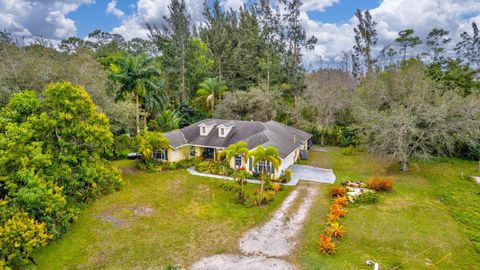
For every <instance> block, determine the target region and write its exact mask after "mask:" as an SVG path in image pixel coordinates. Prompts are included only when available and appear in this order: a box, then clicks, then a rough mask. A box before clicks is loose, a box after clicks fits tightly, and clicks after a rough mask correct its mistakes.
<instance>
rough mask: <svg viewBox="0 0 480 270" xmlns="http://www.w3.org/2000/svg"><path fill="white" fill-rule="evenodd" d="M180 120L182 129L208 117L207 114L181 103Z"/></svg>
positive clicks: (179, 107) (178, 110)
mask: <svg viewBox="0 0 480 270" xmlns="http://www.w3.org/2000/svg"><path fill="white" fill-rule="evenodd" d="M177 113H178V117H179V118H180V126H179V127H180V128H182V127H185V126H188V125H191V124H193V123H196V122H198V121H200V120H202V119H205V118H206V117H207V114H206V112H204V111H202V110H198V109H196V108H194V107H192V106H190V105H188V104H187V103H181V104H180V106H178V109H177Z"/></svg>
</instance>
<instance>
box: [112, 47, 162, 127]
mask: <svg viewBox="0 0 480 270" xmlns="http://www.w3.org/2000/svg"><path fill="white" fill-rule="evenodd" d="M159 75H160V74H159V72H158V70H157V69H156V67H155V66H154V64H153V61H152V59H150V58H147V57H146V56H145V55H140V56H135V57H127V58H123V59H121V60H120V61H119V63H118V66H117V65H115V66H112V74H111V79H112V80H113V81H114V82H117V83H119V84H120V88H119V89H118V91H117V93H116V96H115V99H116V100H125V99H126V98H127V97H128V96H129V94H133V96H134V99H135V105H136V118H135V120H136V127H137V134H138V133H140V114H141V102H142V101H145V97H147V98H148V97H151V98H152V99H153V100H155V99H163V100H164V98H163V92H162V91H161V87H160V84H159V79H158V76H159ZM152 94H153V95H152ZM163 100H159V102H158V103H160V105H163Z"/></svg>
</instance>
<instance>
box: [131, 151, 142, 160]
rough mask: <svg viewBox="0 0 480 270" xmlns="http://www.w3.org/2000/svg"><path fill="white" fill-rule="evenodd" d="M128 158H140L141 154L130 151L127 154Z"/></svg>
mask: <svg viewBox="0 0 480 270" xmlns="http://www.w3.org/2000/svg"><path fill="white" fill-rule="evenodd" d="M127 158H128V159H141V158H142V154H140V153H137V152H131V153H130V154H128V155H127Z"/></svg>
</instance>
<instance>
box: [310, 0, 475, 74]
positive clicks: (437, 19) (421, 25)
mask: <svg viewBox="0 0 480 270" xmlns="http://www.w3.org/2000/svg"><path fill="white" fill-rule="evenodd" d="M307 2H308V1H307ZM307 2H306V3H307ZM312 2H315V3H319V2H328V1H313V0H312ZM320 6H321V5H320ZM370 12H371V14H372V16H373V19H374V20H375V21H376V22H377V23H378V24H377V32H378V37H379V42H378V47H381V46H383V45H386V44H394V43H395V42H394V39H395V38H396V37H397V35H398V32H399V31H401V30H403V29H406V28H412V29H414V30H415V35H418V36H419V37H420V38H422V39H423V40H425V38H426V36H427V34H428V33H429V32H430V31H431V30H432V29H433V28H435V27H436V28H444V29H446V30H449V31H450V35H451V37H452V38H453V41H452V43H451V46H452V47H453V46H454V44H455V43H456V42H457V41H458V38H459V36H460V33H462V32H464V31H471V23H472V22H473V21H476V22H477V23H480V15H478V16H476V17H472V18H466V16H468V15H469V14H479V13H480V2H479V1H478V0H460V1H459V0H422V1H418V0H384V1H383V2H382V3H381V4H380V5H379V6H378V7H377V8H374V9H372V10H370ZM302 18H303V26H304V27H305V29H306V30H307V33H308V34H309V35H311V34H314V35H315V36H317V38H318V39H319V42H318V45H317V47H316V48H315V50H314V51H307V52H305V64H306V65H307V66H308V65H310V64H312V63H313V64H314V65H318V62H319V59H320V56H321V57H322V58H323V59H324V60H325V59H329V60H330V61H334V60H335V59H336V58H338V56H340V55H341V53H342V51H347V50H351V49H352V47H353V44H354V39H353V35H354V34H353V28H354V27H355V26H356V24H357V20H356V18H355V17H354V16H353V14H352V18H351V19H350V20H349V22H348V23H346V24H329V23H322V22H321V21H318V20H313V19H312V18H310V17H309V16H308V15H307V13H306V12H303V13H302Z"/></svg>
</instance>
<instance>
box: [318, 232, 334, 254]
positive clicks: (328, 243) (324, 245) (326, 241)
mask: <svg viewBox="0 0 480 270" xmlns="http://www.w3.org/2000/svg"><path fill="white" fill-rule="evenodd" d="M318 249H319V250H320V251H321V252H323V253H325V254H327V255H331V254H333V253H335V250H336V246H335V242H334V241H333V238H332V237H329V236H326V235H323V234H322V235H320V242H319V243H318Z"/></svg>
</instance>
